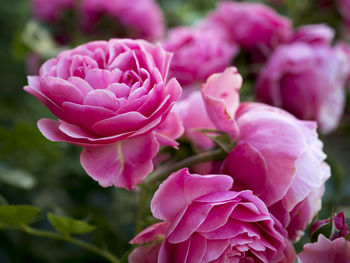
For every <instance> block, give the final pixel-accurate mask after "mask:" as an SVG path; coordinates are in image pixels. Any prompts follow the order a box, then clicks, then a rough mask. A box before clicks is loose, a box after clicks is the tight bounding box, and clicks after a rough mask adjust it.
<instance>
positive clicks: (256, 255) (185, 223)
mask: <svg viewBox="0 0 350 263" xmlns="http://www.w3.org/2000/svg"><path fill="white" fill-rule="evenodd" d="M232 183H233V180H232V178H231V177H230V176H227V175H198V174H189V173H188V170H187V169H182V170H180V171H178V172H175V173H173V174H172V175H170V177H169V178H168V179H167V180H165V181H164V182H163V183H162V184H161V185H160V187H159V189H158V191H157V192H156V193H155V195H154V197H153V199H152V203H151V210H152V213H153V215H154V216H155V217H156V218H158V219H161V220H163V221H164V222H163V223H158V224H155V225H153V226H151V227H150V228H148V229H146V230H144V231H143V232H141V233H139V234H138V235H137V236H136V237H135V238H134V239H133V240H132V241H131V243H132V244H139V245H143V244H144V246H140V247H138V248H136V250H134V252H132V253H131V255H130V256H129V262H131V263H134V262H135V263H136V262H161V263H166V262H169V263H170V262H177V263H181V262H187V263H190V262H193V263H199V262H202V263H207V262H257V263H258V262H266V263H267V262H269V263H273V262H293V261H294V251H293V248H292V247H291V246H290V244H289V242H288V241H287V240H286V238H285V235H286V233H285V231H284V230H283V229H282V228H281V226H280V223H279V222H278V220H276V219H275V218H274V217H273V216H272V215H271V214H270V213H269V211H268V209H267V208H266V206H265V204H264V203H263V202H262V201H261V200H260V199H259V198H257V197H256V196H254V195H253V194H252V192H251V191H247V190H245V191H240V192H235V191H230V189H231V188H232ZM162 239H163V240H164V241H163V242H161V240H162ZM157 241H158V244H157ZM159 241H160V242H159ZM150 242H153V244H148V245H147V243H150ZM159 243H161V245H160V244H159ZM158 250H159V252H158V253H157V251H158ZM150 256H151V257H150Z"/></svg>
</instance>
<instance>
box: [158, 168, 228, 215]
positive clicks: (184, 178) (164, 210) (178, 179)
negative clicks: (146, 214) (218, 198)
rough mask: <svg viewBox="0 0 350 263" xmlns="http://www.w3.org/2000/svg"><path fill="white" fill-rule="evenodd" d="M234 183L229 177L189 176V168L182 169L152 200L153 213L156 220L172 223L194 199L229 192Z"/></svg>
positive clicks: (167, 181) (162, 186)
mask: <svg viewBox="0 0 350 263" xmlns="http://www.w3.org/2000/svg"><path fill="white" fill-rule="evenodd" d="M232 183H233V180H232V178H231V177H229V176H227V175H206V176H201V175H198V174H189V172H188V169H187V168H186V169H182V170H180V171H178V172H175V173H173V174H171V175H170V177H169V178H168V179H167V180H165V181H164V182H163V183H162V184H161V185H160V187H159V189H158V191H157V192H156V193H155V195H154V197H153V199H152V203H151V210H152V213H153V215H154V216H155V217H156V218H159V219H163V220H164V219H165V220H167V221H172V219H174V218H175V217H176V215H177V214H178V213H179V212H180V211H181V210H182V209H183V208H184V207H186V206H187V205H189V204H190V203H191V202H192V201H193V200H194V199H196V198H198V197H201V196H203V195H206V194H209V193H212V192H219V191H227V190H229V189H230V188H231V187H232Z"/></svg>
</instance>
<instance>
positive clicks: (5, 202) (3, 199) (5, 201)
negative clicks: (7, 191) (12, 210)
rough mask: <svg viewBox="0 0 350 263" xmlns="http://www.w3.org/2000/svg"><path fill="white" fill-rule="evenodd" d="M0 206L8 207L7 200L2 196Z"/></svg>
mask: <svg viewBox="0 0 350 263" xmlns="http://www.w3.org/2000/svg"><path fill="white" fill-rule="evenodd" d="M0 205H8V202H7V200H6V199H5V197H3V196H2V195H0Z"/></svg>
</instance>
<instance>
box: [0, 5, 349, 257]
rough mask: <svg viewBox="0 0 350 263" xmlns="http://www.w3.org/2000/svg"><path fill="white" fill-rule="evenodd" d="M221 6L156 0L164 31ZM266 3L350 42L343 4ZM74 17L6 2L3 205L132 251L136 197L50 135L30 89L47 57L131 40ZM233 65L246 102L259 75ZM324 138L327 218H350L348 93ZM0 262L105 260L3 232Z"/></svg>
mask: <svg viewBox="0 0 350 263" xmlns="http://www.w3.org/2000/svg"><path fill="white" fill-rule="evenodd" d="M216 2H217V1H215V0H159V1H158V4H159V5H160V8H161V10H162V11H163V13H164V17H165V21H166V25H167V27H168V28H172V27H175V26H179V25H191V24H193V23H194V22H196V21H197V20H199V19H201V18H203V17H204V16H205V15H206V14H207V13H208V12H209V11H210V10H212V9H214V8H215V6H216ZM254 2H259V1H254ZM260 2H262V1H260ZM265 4H267V5H270V6H272V7H273V8H274V9H275V10H277V11H278V12H279V13H280V14H282V15H285V16H288V17H289V18H291V19H292V21H293V26H298V25H303V24H313V23H326V24H328V25H329V26H331V27H332V28H333V29H334V30H335V31H336V37H337V38H340V39H343V40H345V41H346V40H347V36H346V33H344V31H345V29H344V21H343V18H342V16H341V15H340V13H339V9H338V6H337V3H336V1H325V0H322V1H321V0H304V1H300V0H286V1H282V0H281V1H265ZM75 16H76V14H74V12H72V11H68V12H66V13H64V14H63V15H62V17H60V22H62V21H65V22H64V23H60V24H59V25H57V24H55V23H48V22H45V21H41V20H40V19H37V18H35V17H34V16H33V10H32V7H31V2H30V1H28V0H2V1H1V3H0V30H1V31H0V50H1V52H0V80H1V87H0V205H1V204H7V203H8V204H30V205H34V206H37V207H39V208H40V209H41V210H42V214H41V215H42V216H41V217H40V218H38V220H37V222H36V223H34V226H36V227H38V228H41V229H48V230H50V229H52V227H51V226H50V224H49V223H48V221H47V219H45V218H46V216H45V215H46V213H48V212H52V213H55V214H59V215H65V216H68V217H71V218H75V219H79V220H84V221H86V222H89V223H90V224H92V225H94V226H96V227H97V229H96V231H94V232H93V233H91V234H87V235H83V236H82V237H81V238H82V239H84V240H86V241H88V242H91V243H94V244H96V245H98V246H100V247H104V246H105V247H108V248H109V250H110V251H112V252H113V253H115V254H116V255H117V256H119V257H122V256H123V254H124V253H125V252H126V251H127V250H128V249H130V247H129V245H128V241H129V240H130V239H131V238H132V237H133V236H134V234H135V223H134V222H135V219H136V213H137V198H138V196H137V194H135V193H133V192H127V191H126V190H123V189H113V188H107V189H105V188H101V187H100V186H99V185H98V184H97V183H96V182H95V181H93V180H92V179H91V178H90V177H89V176H87V175H86V174H85V172H84V171H83V169H82V168H81V166H80V162H79V153H80V148H79V147H75V146H72V145H68V144H67V143H53V142H50V141H48V140H47V139H45V138H44V137H43V136H42V135H41V133H40V132H39V130H38V128H37V126H36V122H37V121H38V120H39V119H40V118H43V117H52V118H54V117H53V116H52V115H51V113H50V112H49V111H48V110H47V109H46V107H44V106H43V105H42V104H41V103H39V102H38V101H37V100H36V99H35V98H34V97H32V96H30V95H28V94H27V93H25V92H24V91H23V87H24V86H25V85H27V80H26V76H27V75H33V74H37V73H38V68H39V66H40V65H41V63H42V62H43V61H45V60H46V59H48V58H50V57H52V56H54V55H56V54H57V52H59V51H60V50H62V49H64V48H66V47H72V46H76V45H78V44H80V43H84V42H86V41H89V40H92V39H108V38H109V37H123V36H124V35H123V34H124V33H123V32H122V31H123V30H119V29H118V30H115V29H116V27H117V26H116V25H114V24H113V23H110V22H111V21H108V19H106V20H105V21H101V22H100V24H99V25H98V26H99V28H100V29H99V31H96V32H93V33H91V34H90V33H89V34H88V33H86V32H84V31H81V30H80V29H79V25H78V23H79V21H78V20H77V18H76V17H75ZM111 28H112V29H113V30H110V29H111ZM67 32H68V33H67ZM116 32H117V33H116ZM119 32H121V33H120V35H118V34H119ZM62 36H63V37H62ZM234 65H235V66H236V67H237V68H238V69H239V71H240V72H241V74H242V75H243V77H244V87H243V90H242V101H244V100H255V97H254V92H253V84H254V82H255V77H256V76H255V75H254V74H252V71H251V70H250V69H249V68H248V66H247V59H246V57H245V54H244V53H243V54H240V55H239V56H238V57H236V59H235V62H234ZM348 94H349V93H348ZM321 139H322V140H323V142H324V144H325V152H326V153H327V154H328V159H327V161H328V162H329V164H330V165H331V167H332V178H331V179H330V180H329V181H328V182H327V188H326V194H325V196H324V199H323V209H322V211H321V214H320V218H325V217H328V216H329V215H330V214H331V211H333V210H334V211H340V210H342V209H343V210H344V211H345V214H346V216H347V217H348V218H349V217H350V100H349V95H347V103H346V109H345V113H344V115H343V118H342V121H341V124H340V126H339V127H338V129H336V130H335V131H333V132H332V133H331V134H329V135H327V136H321ZM306 240H307V235H306V236H305V238H304V239H302V240H301V241H300V242H299V244H297V245H296V248H297V250H298V249H300V246H301V245H302V244H303V242H305V241H306ZM0 262H2V263H7V262H36V263H38V262H103V259H102V258H100V257H98V256H96V255H94V254H92V253H90V252H88V251H86V250H84V249H81V248H79V247H76V246H74V245H71V244H68V243H64V242H60V241H55V240H50V239H43V238H39V237H33V236H30V235H27V234H25V233H23V232H21V231H18V230H1V229H0Z"/></svg>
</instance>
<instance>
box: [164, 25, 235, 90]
mask: <svg viewBox="0 0 350 263" xmlns="http://www.w3.org/2000/svg"><path fill="white" fill-rule="evenodd" d="M163 46H164V48H165V49H166V50H167V51H170V52H173V53H174V57H173V60H172V61H171V64H170V75H171V76H174V77H176V79H177V80H178V81H179V82H180V84H181V85H189V84H194V83H198V82H203V81H205V80H206V79H207V77H209V76H210V75H211V74H213V73H217V72H221V71H223V70H224V69H225V68H226V67H228V66H229V65H230V64H231V62H232V60H233V58H234V56H235V55H236V54H237V52H238V49H237V46H235V45H233V44H230V43H229V42H228V40H227V38H226V35H225V34H224V32H223V31H220V30H218V29H213V28H201V27H199V26H198V27H194V28H189V27H177V28H175V29H172V30H171V31H170V32H169V33H168V37H167V39H166V40H165V41H164V42H163Z"/></svg>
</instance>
